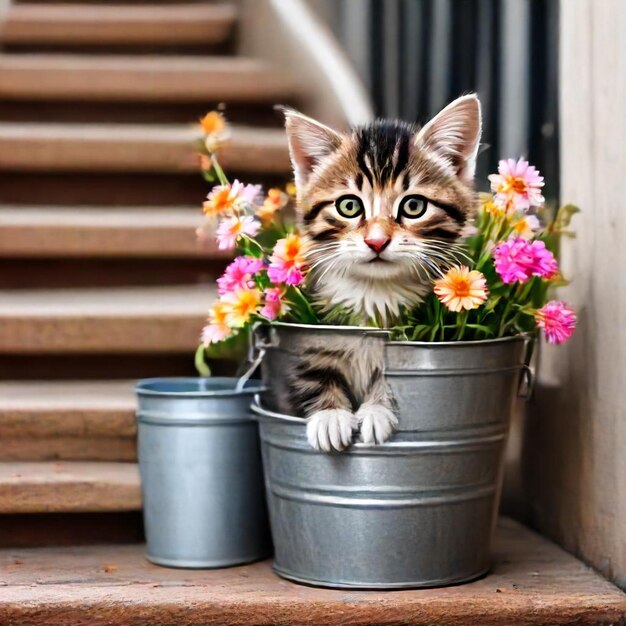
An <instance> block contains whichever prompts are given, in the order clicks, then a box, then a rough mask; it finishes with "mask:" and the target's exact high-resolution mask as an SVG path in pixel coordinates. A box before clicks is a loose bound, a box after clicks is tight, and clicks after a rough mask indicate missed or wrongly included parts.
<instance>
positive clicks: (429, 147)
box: [286, 96, 480, 318]
mask: <svg viewBox="0 0 626 626" xmlns="http://www.w3.org/2000/svg"><path fill="white" fill-rule="evenodd" d="M286 116H287V132H288V135H289V142H290V150H291V156H292V161H293V164H294V172H295V176H296V183H297V187H298V208H299V212H300V217H301V221H302V226H303V230H304V232H305V233H306V234H307V236H308V239H309V253H308V261H309V264H310V265H311V268H312V271H311V274H310V277H311V282H312V284H311V287H312V288H313V289H314V290H315V291H316V292H318V293H320V294H321V295H322V297H323V298H324V299H325V300H326V301H327V302H326V304H327V305H328V306H333V305H334V304H343V305H344V306H350V307H353V308H357V309H358V308H359V307H360V308H361V309H362V310H363V313H364V314H365V315H366V316H372V315H378V316H380V314H381V313H382V317H383V318H385V317H387V313H391V314H395V313H397V311H398V310H399V307H400V306H402V305H410V304H414V303H415V302H416V301H418V300H419V297H420V296H421V295H422V294H423V293H424V292H425V290H426V289H427V287H426V286H427V285H428V284H429V282H430V280H431V279H432V278H433V277H435V276H437V275H438V274H439V273H440V271H441V270H442V269H445V268H446V267H447V266H449V265H450V264H451V263H452V262H453V260H454V258H455V242H457V240H458V239H459V238H461V237H462V236H463V234H464V230H465V227H466V225H467V223H468V221H469V220H470V219H471V217H472V215H473V212H474V207H475V197H474V192H473V189H472V179H473V175H474V163H475V158H476V152H477V149H478V143H479V139H480V107H479V104H478V100H477V99H476V98H475V97H474V96H465V97H464V98H461V99H459V100H457V101H455V102H454V103H452V104H451V105H450V106H448V107H446V109H444V110H443V111H442V112H441V113H440V114H439V115H438V116H437V117H436V118H435V119H433V120H432V121H431V122H430V123H429V124H427V125H426V126H425V127H424V128H423V129H421V130H418V129H416V128H415V127H414V126H412V125H409V124H405V123H403V122H397V121H377V122H374V123H372V124H370V125H368V126H365V127H362V128H357V129H355V130H354V131H352V132H351V133H350V134H339V133H336V132H335V131H333V130H331V129H329V128H327V127H325V126H323V125H321V124H319V123H318V122H315V121H314V120H311V119H310V118H306V117H304V116H302V115H300V114H299V113H296V112H293V111H287V112H286ZM359 285H360V287H359ZM359 289H361V290H362V291H363V292H364V293H362V294H359V293H358V291H359ZM365 291H367V293H365ZM412 295H413V296H414V297H412Z"/></svg>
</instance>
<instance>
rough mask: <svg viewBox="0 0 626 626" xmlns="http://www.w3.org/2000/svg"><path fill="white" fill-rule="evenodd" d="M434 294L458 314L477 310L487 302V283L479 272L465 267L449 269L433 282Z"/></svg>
mask: <svg viewBox="0 0 626 626" xmlns="http://www.w3.org/2000/svg"><path fill="white" fill-rule="evenodd" d="M434 291H435V293H436V294H437V297H438V298H439V300H441V302H442V303H443V304H445V305H446V307H448V309H450V311H455V312H456V313H458V312H459V311H462V310H463V309H465V310H466V311H469V310H471V309H476V308H478V307H479V306H480V305H481V304H483V302H485V300H487V295H488V293H489V292H488V290H487V281H486V279H485V277H484V276H483V274H482V273H481V272H478V271H477V270H470V269H469V268H468V267H466V266H465V265H461V266H458V267H453V268H451V269H450V270H449V271H448V272H447V273H446V274H445V276H444V277H443V278H440V279H439V280H436V281H435V289H434Z"/></svg>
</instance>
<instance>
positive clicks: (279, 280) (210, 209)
mask: <svg viewBox="0 0 626 626" xmlns="http://www.w3.org/2000/svg"><path fill="white" fill-rule="evenodd" d="M201 127H202V129H203V132H204V136H203V139H202V141H201V142H200V143H199V149H200V152H201V164H202V171H203V176H204V177H205V179H206V180H207V181H208V182H210V183H213V184H215V183H217V184H216V185H215V186H214V187H213V189H212V191H211V192H210V193H209V194H208V197H207V200H206V202H205V203H204V206H203V209H204V214H205V215H206V218H207V219H206V222H205V224H204V225H203V226H202V227H201V228H199V229H198V236H199V237H200V238H201V239H206V238H207V237H208V236H209V233H213V232H214V233H215V236H216V238H217V242H218V246H219V248H220V249H221V250H233V251H236V252H237V256H236V258H235V259H234V260H233V261H232V262H231V263H230V264H229V265H228V267H227V268H226V271H225V272H224V274H223V276H221V277H220V278H219V279H218V280H217V284H218V292H219V299H218V300H217V301H216V302H215V303H214V304H213V306H212V307H211V309H210V311H209V317H208V322H207V325H206V326H205V327H204V329H203V331H202V341H201V344H200V346H199V348H198V352H197V354H196V365H197V367H198V369H199V371H200V372H201V373H203V374H207V373H208V371H209V370H208V367H207V365H206V362H205V356H206V354H207V351H209V353H212V352H211V351H212V350H213V349H214V348H215V347H216V346H219V345H221V344H228V343H229V342H234V341H236V340H237V339H238V338H241V337H244V338H246V337H247V332H246V331H247V330H248V329H250V328H251V326H252V325H253V324H255V323H258V322H266V323H267V322H272V321H274V320H283V321H287V322H296V323H304V324H313V325H314V324H329V323H341V324H354V323H355V320H354V319H353V318H351V317H350V314H349V313H346V312H345V311H342V310H340V309H336V310H326V309H322V308H321V307H318V306H317V303H316V300H315V298H314V297H310V296H309V294H308V291H307V275H308V273H309V272H310V271H311V269H312V266H310V265H307V261H306V258H307V255H306V252H307V246H308V242H307V239H306V237H303V236H301V234H299V232H298V227H297V225H296V223H295V221H294V219H293V218H292V217H291V215H292V213H290V211H289V205H290V204H291V203H292V200H293V198H294V197H295V187H294V185H293V184H288V185H287V186H286V188H285V189H278V188H273V189H269V190H268V191H267V193H266V194H263V193H262V191H261V187H260V186H259V185H251V184H243V183H242V182H240V181H238V180H235V181H233V182H230V181H229V180H228V178H227V177H226V174H225V173H224V171H223V169H222V168H221V166H220V164H219V156H218V153H219V149H220V147H221V146H222V145H223V143H224V142H225V141H227V139H228V125H227V123H226V121H225V120H224V118H223V116H222V114H221V113H218V112H215V111H213V112H210V113H208V114H207V115H206V116H205V117H204V118H203V119H202V120H201ZM489 182H490V185H491V191H492V193H481V194H479V210H478V213H477V216H476V219H475V223H474V226H473V227H472V229H471V231H470V234H469V237H467V239H466V240H465V242H464V245H462V246H458V245H457V246H455V247H454V254H453V255H451V256H448V257H447V259H446V265H447V266H444V267H443V268H442V266H441V265H440V264H439V265H437V266H433V267H432V270H433V272H432V273H433V275H432V290H431V292H430V293H428V294H426V295H425V296H424V297H423V299H422V301H421V302H420V303H419V304H418V305H417V306H415V307H413V308H410V309H406V310H403V311H402V312H401V314H400V315H399V316H398V318H397V319H395V320H394V324H393V326H391V327H390V328H389V330H390V332H391V338H392V339H395V340H404V341H407V340H408V341H429V342H439V341H468V340H483V339H494V338H500V337H508V336H513V335H519V334H531V335H532V334H534V333H535V332H536V331H537V330H539V329H540V330H542V331H543V334H544V335H545V337H546V339H547V340H548V342H550V343H553V344H560V343H563V342H564V341H566V340H567V339H568V338H569V337H570V336H571V335H572V333H573V331H574V327H575V325H576V316H575V314H574V311H573V310H572V309H571V308H570V307H569V306H568V305H567V304H565V303H564V302H563V301H560V300H549V292H550V289H551V288H553V287H557V286H562V285H565V284H567V283H566V281H565V279H564V278H563V276H562V274H561V271H560V269H559V265H558V262H557V259H556V256H555V254H556V253H557V252H558V246H559V239H560V237H561V236H563V235H567V236H571V233H570V231H569V230H568V227H569V224H570V220H571V217H572V215H573V214H574V213H576V212H577V211H578V209H577V208H576V207H574V206H572V205H565V206H563V207H561V208H560V209H558V211H556V212H555V213H554V214H551V211H549V210H548V209H547V208H546V207H545V202H544V198H543V196H542V193H541V191H542V187H543V185H544V180H543V177H542V176H540V174H539V172H538V171H537V170H536V168H535V167H533V166H532V165H529V164H528V162H526V161H525V160H523V159H519V160H517V161H516V160H514V159H508V160H503V161H500V164H499V168H498V173H497V174H492V175H491V176H489ZM356 323H360V324H361V325H366V326H372V327H380V326H381V324H380V322H379V320H377V319H376V318H375V317H371V318H368V319H365V320H357V321H356Z"/></svg>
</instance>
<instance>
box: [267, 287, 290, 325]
mask: <svg viewBox="0 0 626 626" xmlns="http://www.w3.org/2000/svg"><path fill="white" fill-rule="evenodd" d="M283 297H284V293H283V291H282V289H280V288H279V287H268V288H267V289H266V290H265V306H264V307H263V308H262V309H261V315H262V316H263V317H266V318H267V319H268V320H275V319H276V318H277V317H281V316H283V315H284V314H285V313H287V311H289V306H288V305H287V303H286V302H285V301H284V299H283Z"/></svg>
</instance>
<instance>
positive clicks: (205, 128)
mask: <svg viewBox="0 0 626 626" xmlns="http://www.w3.org/2000/svg"><path fill="white" fill-rule="evenodd" d="M200 128H201V129H202V132H203V133H204V135H205V137H204V145H205V147H206V149H207V151H208V152H210V153H211V152H215V151H216V150H218V149H219V148H220V147H221V145H222V144H223V143H224V141H225V140H226V139H227V138H228V126H227V124H226V120H225V119H224V116H223V115H222V114H221V113H220V112H219V111H210V112H209V113H207V114H206V115H205V116H204V117H203V118H201V119H200Z"/></svg>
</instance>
